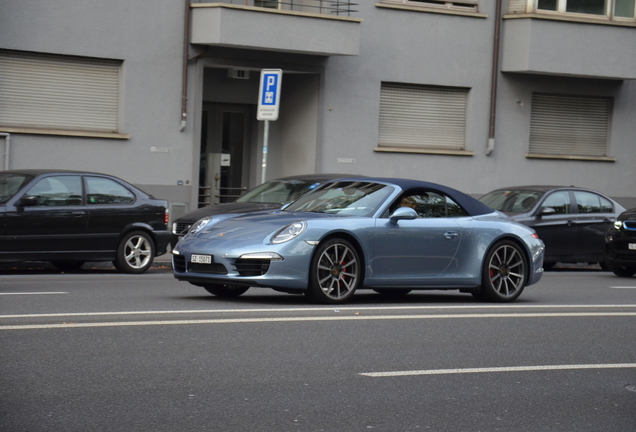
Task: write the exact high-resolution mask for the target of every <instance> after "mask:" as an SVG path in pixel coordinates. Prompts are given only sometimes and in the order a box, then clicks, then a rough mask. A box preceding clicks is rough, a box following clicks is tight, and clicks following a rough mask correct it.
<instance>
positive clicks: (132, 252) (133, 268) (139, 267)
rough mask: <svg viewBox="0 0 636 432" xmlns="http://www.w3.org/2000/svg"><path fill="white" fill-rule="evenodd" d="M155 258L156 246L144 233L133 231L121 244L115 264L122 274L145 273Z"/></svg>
mask: <svg viewBox="0 0 636 432" xmlns="http://www.w3.org/2000/svg"><path fill="white" fill-rule="evenodd" d="M154 257H155V244H154V243H153V241H152V239H151V238H150V236H149V235H148V234H146V233H145V232H143V231H131V232H129V233H127V234H126V235H125V236H124V237H123V238H122V239H121V241H120V242H119V246H118V247H117V257H116V258H115V261H113V264H114V265H115V268H116V269H117V270H119V271H120V272H122V273H143V272H145V271H146V270H148V269H149V268H150V266H151V265H152V260H153V259H154Z"/></svg>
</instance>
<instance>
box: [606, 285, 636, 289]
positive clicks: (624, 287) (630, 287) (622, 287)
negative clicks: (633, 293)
mask: <svg viewBox="0 0 636 432" xmlns="http://www.w3.org/2000/svg"><path fill="white" fill-rule="evenodd" d="M610 288H612V289H636V286H613V287H610Z"/></svg>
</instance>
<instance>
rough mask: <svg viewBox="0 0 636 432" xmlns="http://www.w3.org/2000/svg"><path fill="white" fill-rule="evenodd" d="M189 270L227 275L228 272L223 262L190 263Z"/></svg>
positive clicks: (191, 271)
mask: <svg viewBox="0 0 636 432" xmlns="http://www.w3.org/2000/svg"><path fill="white" fill-rule="evenodd" d="M188 271H189V272H190V273H207V274H218V275H225V274H227V269H226V268H225V266H224V265H223V264H219V263H212V264H199V263H192V262H191V263H189V264H188Z"/></svg>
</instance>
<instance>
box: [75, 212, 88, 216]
mask: <svg viewBox="0 0 636 432" xmlns="http://www.w3.org/2000/svg"><path fill="white" fill-rule="evenodd" d="M85 214H86V212H83V211H74V212H73V216H75V217H82V216H84V215H85Z"/></svg>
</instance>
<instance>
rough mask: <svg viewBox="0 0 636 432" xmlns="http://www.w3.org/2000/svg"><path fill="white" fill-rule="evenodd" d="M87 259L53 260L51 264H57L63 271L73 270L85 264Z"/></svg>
mask: <svg viewBox="0 0 636 432" xmlns="http://www.w3.org/2000/svg"><path fill="white" fill-rule="evenodd" d="M85 262H86V261H74V260H70V261H57V260H56V261H51V264H53V266H55V268H56V269H58V270H59V271H61V272H73V271H77V270H79V269H80V267H82V266H83V265H84V263H85Z"/></svg>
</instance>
